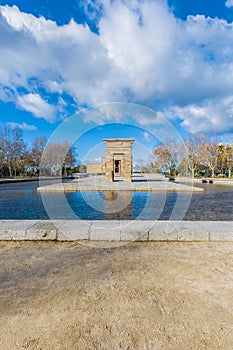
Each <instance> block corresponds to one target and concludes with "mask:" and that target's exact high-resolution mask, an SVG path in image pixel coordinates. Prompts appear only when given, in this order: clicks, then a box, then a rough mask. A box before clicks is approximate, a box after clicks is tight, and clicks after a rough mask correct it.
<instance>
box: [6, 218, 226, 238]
mask: <svg viewBox="0 0 233 350" xmlns="http://www.w3.org/2000/svg"><path fill="white" fill-rule="evenodd" d="M0 240H6V241H9V240H17V241H18V240H42V241H44V240H57V241H83V240H86V241H233V222H232V221H181V222H179V221H155V222H154V221H139V220H134V221H118V220H116V221H101V220H98V221H89V220H73V221H67V220H54V221H49V220H0Z"/></svg>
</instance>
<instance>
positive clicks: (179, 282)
mask: <svg viewBox="0 0 233 350" xmlns="http://www.w3.org/2000/svg"><path fill="white" fill-rule="evenodd" d="M232 252H233V244H231V243H159V242H157V243H130V244H128V245H125V246H121V247H117V248H110V247H109V248H91V247H88V246H80V245H78V244H76V243H74V242H73V243H56V242H54V243H53V242H0V310H1V314H0V349H3V350H8V349H12V350H13V349H14V350H15V349H17V350H19V349H43V350H47V349H51V350H52V349H55V350H66V349H67V350H73V349H76V350H83V349H87V350H92V349H93V350H94V349H106V350H109V349H111V350H112V349H113V350H114V349H123V350H126V349H127V350H144V349H145V350H150V349H151V350H156V349H164V350H170V349H171V350H176V349H179V350H182V349H184V350H190V349H194V350H195V349H197V350H201V349H210V350H215V349H224V350H228V349H229V350H232V348H233V332H232V331H233V329H232V328H233V254H232Z"/></svg>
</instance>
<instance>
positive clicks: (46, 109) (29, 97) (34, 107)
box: [17, 93, 55, 122]
mask: <svg viewBox="0 0 233 350" xmlns="http://www.w3.org/2000/svg"><path fill="white" fill-rule="evenodd" d="M17 104H18V106H19V107H20V108H22V109H24V110H25V111H28V112H31V113H32V114H34V115H35V116H36V117H37V118H44V119H46V120H47V121H49V122H52V121H54V118H55V110H54V108H53V106H51V105H50V104H49V103H48V102H46V101H44V100H43V99H42V98H41V96H40V95H38V94H32V93H29V94H26V95H21V96H18V98H17Z"/></svg>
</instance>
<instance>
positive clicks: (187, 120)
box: [169, 95, 233, 134]
mask: <svg viewBox="0 0 233 350" xmlns="http://www.w3.org/2000/svg"><path fill="white" fill-rule="evenodd" d="M169 113H170V118H172V117H173V118H176V117H177V116H179V117H180V118H181V119H183V121H182V122H181V125H182V126H183V127H185V129H187V130H188V131H190V132H192V133H196V132H206V133H213V134H214V133H218V132H220V133H221V132H227V130H230V129H231V130H232V129H233V95H232V96H229V97H226V98H222V99H209V100H205V101H203V102H201V103H200V104H190V105H187V106H185V107H183V108H180V107H175V108H174V109H173V110H171V111H170V112H169Z"/></svg>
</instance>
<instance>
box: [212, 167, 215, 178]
mask: <svg viewBox="0 0 233 350" xmlns="http://www.w3.org/2000/svg"><path fill="white" fill-rule="evenodd" d="M214 169H215V168H211V171H212V174H211V177H214Z"/></svg>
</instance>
